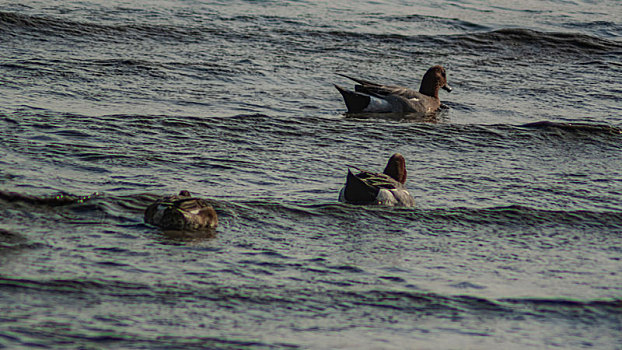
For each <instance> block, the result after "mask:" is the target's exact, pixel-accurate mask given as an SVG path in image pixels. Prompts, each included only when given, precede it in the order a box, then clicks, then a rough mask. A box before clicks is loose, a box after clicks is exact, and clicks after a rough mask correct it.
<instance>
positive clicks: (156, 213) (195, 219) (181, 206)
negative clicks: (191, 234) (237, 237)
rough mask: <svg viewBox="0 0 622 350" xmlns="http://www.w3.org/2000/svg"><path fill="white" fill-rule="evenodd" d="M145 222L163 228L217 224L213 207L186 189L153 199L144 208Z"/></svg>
mask: <svg viewBox="0 0 622 350" xmlns="http://www.w3.org/2000/svg"><path fill="white" fill-rule="evenodd" d="M145 222H146V223H148V224H151V225H155V226H159V227H160V228H162V229H164V230H191V231H192V230H201V229H207V228H214V227H216V226H218V215H216V211H215V210H214V208H213V207H212V206H211V205H210V204H208V203H207V202H206V201H205V200H203V199H201V198H195V197H192V196H191V195H190V192H188V191H181V192H179V194H178V195H173V196H168V197H165V198H162V199H159V200H157V201H155V202H154V203H153V204H151V205H149V206H148V207H147V209H146V210H145Z"/></svg>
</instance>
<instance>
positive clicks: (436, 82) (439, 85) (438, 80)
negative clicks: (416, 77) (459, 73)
mask: <svg viewBox="0 0 622 350" xmlns="http://www.w3.org/2000/svg"><path fill="white" fill-rule="evenodd" d="M438 89H443V90H446V91H447V92H451V90H452V88H451V87H450V86H449V85H447V73H446V72H445V68H443V67H442V66H434V67H432V68H430V69H428V71H427V72H425V74H424V75H423V79H421V87H420V88H419V92H420V93H422V94H424V95H427V96H432V97H434V98H438Z"/></svg>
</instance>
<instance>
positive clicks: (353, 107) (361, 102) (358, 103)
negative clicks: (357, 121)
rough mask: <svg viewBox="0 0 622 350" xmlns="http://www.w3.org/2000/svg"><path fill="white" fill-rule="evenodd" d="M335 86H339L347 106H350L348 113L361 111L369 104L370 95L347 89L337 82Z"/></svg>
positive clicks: (338, 88)
mask: <svg viewBox="0 0 622 350" xmlns="http://www.w3.org/2000/svg"><path fill="white" fill-rule="evenodd" d="M335 88H337V90H339V92H340V93H341V96H343V101H344V102H345V103H346V107H348V113H360V112H363V110H364V109H365V108H366V107H367V106H369V102H370V101H371V97H370V96H369V95H365V94H361V93H359V92H355V91H349V90H346V89H344V88H342V87H341V86H339V85H337V84H335Z"/></svg>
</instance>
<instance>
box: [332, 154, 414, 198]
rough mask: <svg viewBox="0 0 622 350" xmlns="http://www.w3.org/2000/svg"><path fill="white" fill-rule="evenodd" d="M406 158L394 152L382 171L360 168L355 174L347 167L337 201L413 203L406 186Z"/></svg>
mask: <svg viewBox="0 0 622 350" xmlns="http://www.w3.org/2000/svg"><path fill="white" fill-rule="evenodd" d="M404 183H406V160H405V159H404V156H402V155H401V154H399V153H395V154H394V155H392V156H391V158H390V159H389V162H388V163H387V166H386V167H385V168H384V171H383V172H382V173H374V172H371V171H366V170H360V169H359V173H357V174H356V175H355V174H353V173H352V171H350V169H348V175H347V177H346V184H345V186H344V187H343V188H342V189H341V191H340V192H339V201H341V202H346V203H350V204H362V205H366V204H380V205H387V206H405V207H412V206H414V205H415V200H414V198H413V197H412V196H411V195H410V193H409V192H408V190H406V187H405V186H404Z"/></svg>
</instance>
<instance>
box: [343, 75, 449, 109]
mask: <svg viewBox="0 0 622 350" xmlns="http://www.w3.org/2000/svg"><path fill="white" fill-rule="evenodd" d="M339 75H341V76H343V77H346V78H348V79H351V80H353V81H355V82H357V83H358V84H357V85H355V86H354V91H350V90H347V89H345V88H343V87H341V86H338V85H335V87H336V88H337V90H339V92H340V93H341V96H343V100H344V102H345V104H346V107H347V108H348V113H403V114H408V113H413V114H419V115H425V114H430V113H434V112H436V111H437V110H438V108H439V107H440V106H441V101H440V99H439V98H438V90H439V89H444V90H446V91H448V92H450V91H451V90H452V89H451V87H449V85H447V74H446V72H445V68H443V67H441V66H434V67H431V68H430V69H428V71H427V72H426V73H425V75H424V76H423V79H422V80H421V87H420V88H419V91H415V90H412V89H409V88H405V87H401V86H389V85H382V84H377V83H373V82H371V81H366V80H362V79H358V78H353V77H350V76H347V75H345V74H339Z"/></svg>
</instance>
